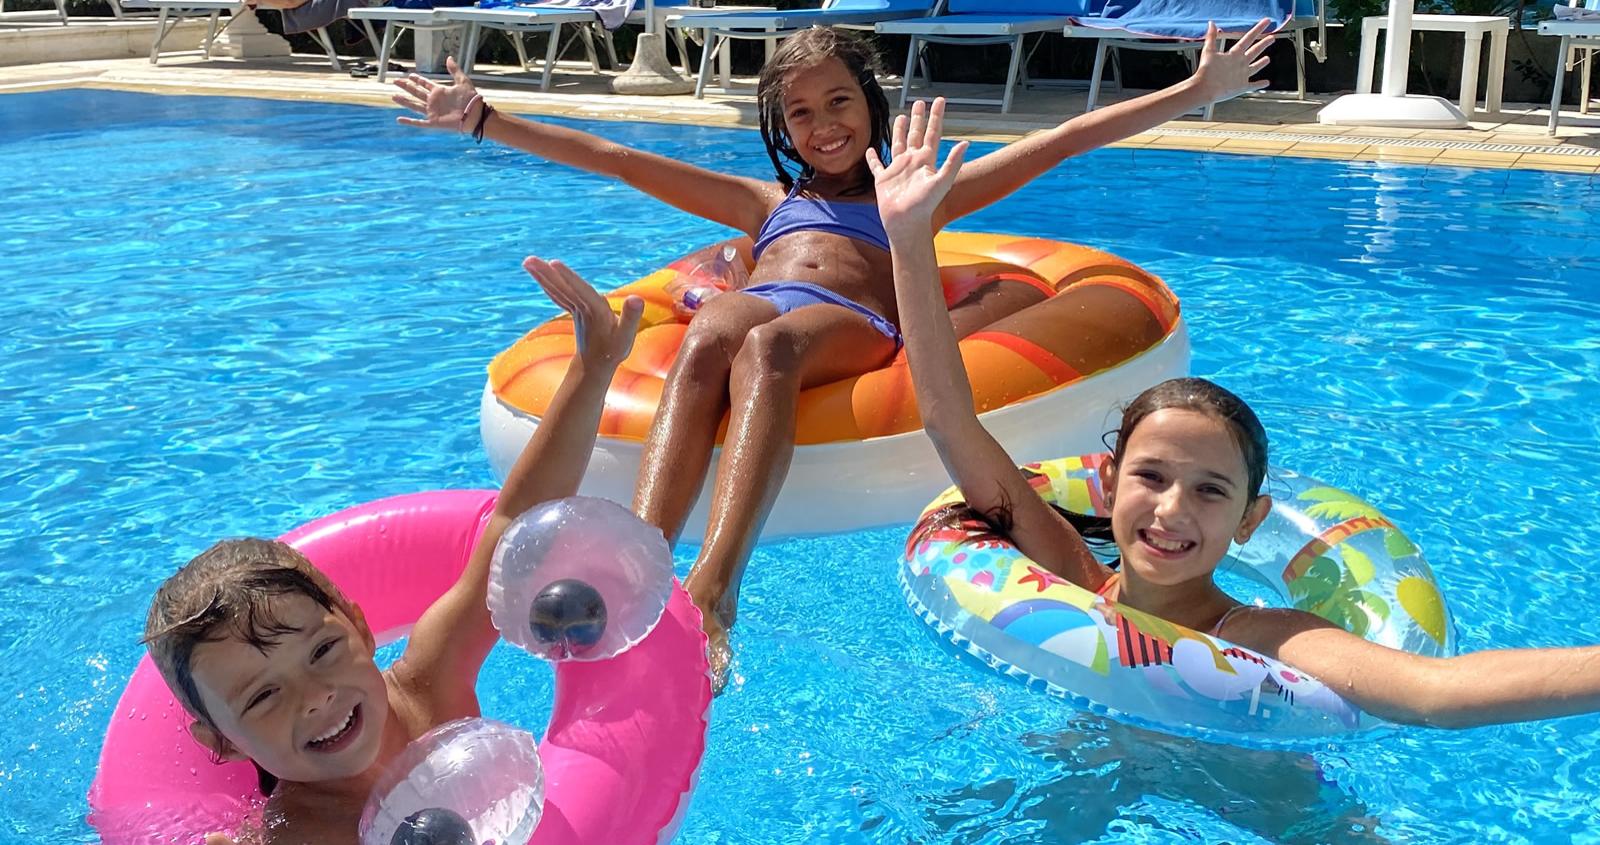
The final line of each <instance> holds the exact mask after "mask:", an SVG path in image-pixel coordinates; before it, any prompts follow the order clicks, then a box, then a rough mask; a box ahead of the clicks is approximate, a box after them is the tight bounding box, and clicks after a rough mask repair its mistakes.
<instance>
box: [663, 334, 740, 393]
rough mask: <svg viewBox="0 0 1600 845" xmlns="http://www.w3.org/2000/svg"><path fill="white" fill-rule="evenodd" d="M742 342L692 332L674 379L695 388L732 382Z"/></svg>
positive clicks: (726, 336)
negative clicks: (731, 372)
mask: <svg viewBox="0 0 1600 845" xmlns="http://www.w3.org/2000/svg"><path fill="white" fill-rule="evenodd" d="M738 348H739V339H736V338H733V337H731V336H729V333H727V332H722V331H717V330H701V331H696V330H694V329H692V328H691V329H690V330H689V333H688V334H686V335H685V336H684V338H683V345H682V346H680V347H679V348H678V361H677V365H676V366H675V367H674V377H675V378H676V379H678V380H679V381H681V382H685V383H687V384H691V385H715V386H719V387H720V386H721V385H723V384H726V382H727V380H728V371H729V370H730V369H732V367H733V357H734V354H735V352H736V351H737V350H738Z"/></svg>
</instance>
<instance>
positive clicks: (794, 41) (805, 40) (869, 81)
mask: <svg viewBox="0 0 1600 845" xmlns="http://www.w3.org/2000/svg"><path fill="white" fill-rule="evenodd" d="M830 58H833V59H838V60H839V61H841V62H843V63H844V66H845V68H846V69H848V70H849V71H850V74H851V75H852V76H854V77H855V80H856V82H857V83H858V84H860V85H861V93H862V94H864V95H865V96H866V99H867V111H868V112H869V113H870V114H871V116H872V140H871V145H872V149H874V150H877V151H878V157H879V158H880V159H882V160H883V162H884V163H885V164H887V163H888V161H889V98H888V97H887V96H885V95H884V93H883V86H882V85H880V84H878V75H879V74H880V73H882V72H883V64H882V62H881V61H880V60H879V58H878V53H877V50H876V49H875V48H874V47H873V45H872V42H870V41H868V40H867V39H865V38H862V37H860V36H857V35H854V34H852V33H849V32H845V31H842V30H837V29H829V28H827V27H820V26H814V27H812V28H810V29H807V30H804V31H802V32H799V33H797V34H795V35H793V36H791V37H790V38H789V39H788V40H786V41H784V42H783V44H782V45H781V46H779V47H778V50H777V52H776V53H773V55H772V60H771V61H769V62H767V63H766V64H765V65H763V66H762V68H761V77H760V80H759V81H758V82H757V83H756V108H757V109H758V110H759V111H760V114H761V140H762V141H763V142H764V143H765V144H766V145H767V156H768V157H769V158H771V159H772V169H773V171H774V172H775V175H776V176H777V178H778V181H779V182H780V183H782V185H783V187H784V188H793V187H794V185H795V182H796V181H800V182H804V181H805V180H807V179H810V178H811V176H812V175H813V174H814V173H815V171H814V170H813V169H812V167H811V165H809V164H807V163H806V161H805V159H804V158H802V157H801V156H800V151H799V150H798V149H796V148H795V146H794V141H793V140H792V139H790V137H789V130H788V128H787V127H785V125H784V119H783V97H784V94H786V93H787V82H788V77H789V74H790V73H791V72H792V71H798V70H805V69H807V68H810V67H814V66H815V65H816V64H818V63H819V62H822V61H825V60H827V59H830ZM785 160H787V161H788V162H792V163H794V164H797V165H799V167H800V172H799V174H798V175H796V174H792V173H790V172H789V167H788V164H786V163H785ZM871 185H872V182H871V180H870V178H869V179H868V180H867V181H866V182H864V183H863V184H862V185H861V187H860V190H861V191H863V192H865V191H866V190H867V189H869V188H870V187H871Z"/></svg>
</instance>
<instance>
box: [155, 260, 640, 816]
mask: <svg viewBox="0 0 1600 845" xmlns="http://www.w3.org/2000/svg"><path fill="white" fill-rule="evenodd" d="M523 266H524V267H525V268H527V270H528V272H530V273H531V274H533V276H534V277H535V278H536V279H537V280H538V282H539V285H540V287H542V288H543V289H544V291H545V293H546V294H548V295H549V297H550V298H551V299H552V300H554V301H555V302H556V304H558V305H560V306H561V307H562V308H564V309H566V310H567V311H568V312H570V313H571V314H572V318H573V321H574V323H575V324H576V333H577V337H578V348H579V350H580V352H579V355H578V356H577V357H576V358H574V359H573V363H572V365H571V366H570V367H569V368H568V370H567V374H566V377H565V378H564V379H563V380H562V383H561V387H560V389H559V390H558V391H557V392H556V395H555V398H554V399H553V400H552V401H551V404H550V414H549V416H548V417H547V418H546V423H547V424H546V425H542V426H540V427H539V431H538V432H537V433H536V434H535V435H534V437H533V439H532V441H530V442H529V443H528V446H527V448H525V449H524V450H523V452H522V456H521V457H520V458H519V459H518V461H517V464H516V466H515V467H514V468H513V469H512V470H511V473H510V475H508V476H507V478H506V483H505V486H504V487H503V488H502V489H501V491H500V497H499V500H498V501H497V502H496V503H495V510H494V513H493V515H492V516H491V518H490V519H489V522H488V524H487V525H486V526H485V527H484V530H483V534H482V536H480V537H479V538H478V542H477V545H476V546H475V547H474V548H473V550H472V555H471V557H470V559H469V562H468V563H467V566H466V569H465V570H464V571H463V572H462V574H461V577H460V579H459V580H457V581H456V583H455V585H454V586H453V587H451V589H450V590H449V591H448V592H446V593H445V594H444V595H443V596H442V597H440V598H439V599H438V600H437V601H436V602H434V604H433V605H432V606H431V607H429V608H428V610H427V611H426V612H425V613H424V614H423V615H422V617H421V618H420V619H418V620H417V623H416V625H415V626H414V627H413V628H412V630H411V636H410V638H409V640H408V642H407V644H406V650H405V653H404V654H403V655H401V657H400V659H399V660H397V661H395V663H394V665H393V666H391V667H390V668H389V669H388V670H387V671H382V670H379V668H378V667H377V665H376V664H375V663H374V662H373V651H374V648H375V642H374V639H373V635H372V631H371V630H370V629H369V628H368V627H367V624H366V620H365V618H364V617H363V616H362V613H361V608H360V607H357V606H356V605H354V604H352V603H351V602H350V601H349V600H347V599H346V598H345V597H344V596H343V595H341V594H340V593H339V590H338V588H337V587H335V586H334V585H333V584H332V583H331V582H329V580H328V579H327V577H326V576H325V575H323V574H322V573H321V572H319V571H318V570H317V568H316V567H315V566H313V565H312V564H311V562H310V561H308V560H306V558H305V557H304V556H302V555H301V554H300V553H299V552H297V551H295V550H294V549H292V548H290V547H289V546H287V545H285V544H283V543H279V542H276V541H272V540H258V539H241V540H224V541H222V542H220V543H217V544H216V545H214V546H212V547H211V548H209V549H207V550H206V551H204V552H202V553H201V554H200V555H199V556H198V557H196V558H195V559H194V560H191V561H190V562H189V563H188V564H187V565H185V566H184V567H183V568H182V569H180V570H179V571H178V572H177V574H175V575H173V576H172V577H170V578H168V579H167V580H166V581H165V582H164V583H163V584H162V585H161V587H160V589H159V590H157V591H156V596H155V599H154V601H153V602H152V603H151V606H150V613H149V617H148V620H147V622H146V624H145V642H146V644H147V645H148V646H149V649H150V656H151V659H152V660H153V661H154V662H155V665H156V667H157V668H158V669H160V671H161V675H162V677H163V678H164V679H165V680H166V682H167V686H168V687H169V688H170V689H171V690H172V692H173V695H174V696H175V697H176V698H177V699H178V701H179V702H180V703H181V704H182V705H183V707H184V709H185V710H186V711H188V713H189V714H190V715H191V716H192V717H193V718H194V721H193V723H192V724H190V726H189V731H190V733H191V734H192V735H193V736H194V738H195V739H196V740H198V741H199V742H200V743H201V744H202V745H204V746H205V747H206V748H208V749H210V750H211V751H212V753H213V754H214V755H215V756H216V757H217V758H218V760H219V761H220V760H246V759H248V760H251V761H253V762H254V763H255V766H256V770H257V773H258V775H259V777H260V779H261V786H262V790H263V791H264V792H266V793H267V794H268V795H269V798H268V801H267V807H266V813H265V816H264V825H263V826H262V828H261V829H260V830H259V831H252V832H251V833H249V834H247V838H248V839H249V840H251V841H261V842H272V843H292V845H302V843H313V844H314V845H329V843H341V842H343V843H352V845H353V843H355V841H356V825H357V822H358V820H359V818H360V815H361V809H362V806H363V804H364V803H365V801H366V799H367V795H368V793H369V792H370V791H371V789H372V785H373V782H374V781H375V780H376V779H377V777H378V775H379V774H380V773H381V772H382V770H383V767H384V765H385V764H387V763H388V762H389V760H390V759H392V758H393V757H394V756H395V755H396V754H398V753H399V752H400V751H401V750H402V749H403V748H405V746H406V745H407V744H408V743H409V742H411V741H412V740H413V739H416V738H417V737H418V736H420V735H422V734H423V733H424V732H426V731H427V730H429V729H430V728H433V727H434V726H436V725H439V724H442V723H444V722H448V721H450V720H452V719H460V718H464V717H468V716H477V715H478V698H477V693H476V691H475V686H476V684H477V679H478V670H479V669H480V668H482V666H483V661H484V658H485V657H486V656H487V655H488V653H489V649H490V647H491V646H493V645H494V643H495V640H496V639H498V637H499V635H498V633H497V632H496V631H495V629H494V626H493V624H492V623H491V622H490V620H489V611H488V608H487V605H486V601H487V591H488V577H489V560H490V557H491V555H492V554H493V552H494V548H495V544H496V543H497V542H499V540H500V537H501V535H502V534H504V533H505V530H506V528H507V526H508V525H509V524H510V522H511V520H512V519H514V518H515V517H517V516H518V515H519V514H521V513H522V512H524V511H526V510H527V509H529V508H531V507H533V506H534V505H537V504H539V503H540V502H544V501H548V500H551V499H559V498H563V497H566V496H571V495H574V494H575V493H576V492H577V490H578V482H579V480H580V479H581V478H582V476H583V471H584V469H585V468H586V467H587V466H588V462H589V451H590V449H591V448H592V447H593V445H594V438H595V431H596V430H597V429H598V428H599V422H600V414H601V411H602V409H603V408H604V405H605V395H606V390H607V389H608V388H609V386H610V384H611V377H612V375H613V374H614V373H615V371H616V368H617V365H618V364H619V363H621V361H622V359H623V358H625V357H626V356H627V354H628V350H629V349H630V348H631V347H632V346H633V338H634V332H635V330H636V328H637V325H638V321H639V315H640V314H641V313H642V311H643V308H644V304H643V302H641V301H640V300H638V299H637V298H630V299H629V300H628V302H627V303H626V304H625V305H624V307H623V309H622V314H621V315H620V316H618V315H615V314H613V313H612V311H611V309H610V307H609V306H608V305H607V303H606V301H605V300H604V299H603V298H601V297H600V296H599V295H598V294H596V293H595V292H594V290H593V289H591V288H590V287H589V286H587V285H585V284H583V283H582V282H581V281H579V280H578V278H577V277H576V276H575V275H573V273H572V271H571V270H568V269H567V268H566V267H564V266H563V265H561V264H547V263H545V262H543V261H540V260H538V259H536V258H529V259H528V260H527V261H526V262H524V264H523ZM207 841H208V843H210V845H219V843H227V842H229V841H230V840H229V839H228V838H227V837H226V836H223V835H220V834H214V835H213V836H211V837H209V838H208V840H207Z"/></svg>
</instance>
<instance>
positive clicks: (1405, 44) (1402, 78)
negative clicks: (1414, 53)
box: [1383, 0, 1415, 97]
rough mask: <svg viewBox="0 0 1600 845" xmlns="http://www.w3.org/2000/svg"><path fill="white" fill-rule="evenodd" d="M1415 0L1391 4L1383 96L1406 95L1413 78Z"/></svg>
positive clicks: (1386, 42) (1384, 62) (1385, 48)
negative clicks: (1412, 53)
mask: <svg viewBox="0 0 1600 845" xmlns="http://www.w3.org/2000/svg"><path fill="white" fill-rule="evenodd" d="M1414 2H1415V0H1393V2H1391V3H1390V4H1389V32H1388V40H1386V41H1385V42H1384V46H1383V96H1385V97H1404V96H1405V95H1406V85H1407V83H1409V82H1410V78H1411V12H1412V5H1413V3H1414Z"/></svg>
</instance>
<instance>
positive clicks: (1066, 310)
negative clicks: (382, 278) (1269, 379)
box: [481, 232, 1189, 540]
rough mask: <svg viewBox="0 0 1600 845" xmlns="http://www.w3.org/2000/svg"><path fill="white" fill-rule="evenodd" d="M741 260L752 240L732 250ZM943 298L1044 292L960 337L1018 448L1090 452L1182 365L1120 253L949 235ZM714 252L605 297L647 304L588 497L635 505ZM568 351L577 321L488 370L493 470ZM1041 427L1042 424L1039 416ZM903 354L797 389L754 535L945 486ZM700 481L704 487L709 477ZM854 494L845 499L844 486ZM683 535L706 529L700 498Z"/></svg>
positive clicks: (1163, 291) (873, 510) (812, 529)
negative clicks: (777, 490) (680, 290)
mask: <svg viewBox="0 0 1600 845" xmlns="http://www.w3.org/2000/svg"><path fill="white" fill-rule="evenodd" d="M729 243H730V244H733V245H735V246H736V247H737V248H738V249H739V250H740V251H741V255H743V256H745V258H746V261H747V262H748V255H749V241H748V240H747V239H739V240H737V241H731V242H729ZM935 243H936V246H937V247H938V250H939V266H940V272H941V275H942V277H943V282H944V287H945V298H946V300H947V301H949V302H952V303H954V302H959V301H961V300H962V299H963V298H965V297H966V296H967V295H968V294H969V293H971V292H972V291H973V290H975V289H976V288H979V287H981V286H983V285H986V284H989V283H991V282H995V281H1011V282H1015V283H1019V284H1028V285H1032V286H1034V287H1039V288H1043V289H1045V290H1048V291H1050V292H1051V296H1050V298H1049V299H1047V300H1045V301H1044V302H1042V303H1039V304H1037V305H1035V306H1033V307H1031V308H1028V309H1025V310H1024V311H1022V312H1020V313H1018V314H1014V315H1011V316H1010V317H1007V318H1004V319H1002V320H999V321H997V322H996V323H994V324H993V325H992V326H991V327H989V328H987V329H985V330H982V331H979V332H977V333H975V334H972V335H971V336H969V337H967V338H964V339H963V340H962V341H961V355H962V359H963V360H964V361H965V362H966V366H967V372H968V374H969V376H970V379H971V382H972V386H973V394H974V399H975V400H976V402H977V406H978V410H979V411H980V412H982V413H983V414H984V417H983V419H984V424H985V425H986V426H987V427H988V428H989V430H990V431H991V432H993V433H994V434H995V436H996V437H998V438H999V439H1000V442H1001V443H1003V444H1004V445H1005V447H1006V448H1007V449H1008V450H1010V452H1011V453H1012V454H1014V455H1022V456H1024V457H1037V458H1043V457H1046V456H1049V455H1059V454H1061V452H1062V450H1063V448H1066V449H1076V450H1081V451H1089V450H1092V449H1098V448H1100V435H1101V433H1102V432H1104V431H1105V430H1106V429H1107V428H1108V427H1109V426H1110V424H1111V423H1112V422H1114V420H1115V416H1116V413H1115V410H1114V409H1115V408H1116V407H1117V406H1118V404H1119V403H1122V402H1125V401H1126V400H1128V399H1131V398H1132V397H1133V396H1135V395H1136V394H1138V393H1139V391H1141V390H1143V389H1144V388H1146V387H1149V386H1150V385H1152V384H1155V383H1157V382H1160V381H1163V380H1165V379H1168V378H1172V377H1175V376H1181V375H1184V374H1186V373H1187V372H1188V368H1189V340H1188V331H1187V329H1186V328H1185V327H1184V323H1183V320H1182V317H1181V316H1180V313H1179V307H1178V300H1177V298H1176V297H1175V296H1174V295H1173V294H1172V292H1171V291H1170V290H1168V289H1167V287H1166V285H1164V284H1162V283H1161V280H1160V279H1157V278H1156V277H1155V276H1152V275H1150V274H1149V273H1147V272H1145V271H1144V270H1141V269H1140V268H1138V267H1137V266H1135V265H1133V264H1131V263H1129V262H1127V261H1124V260H1123V259H1121V258H1117V257H1116V256H1113V255H1109V254H1107V253H1104V252H1100V251H1099V250H1095V249H1090V248H1088V247H1084V246H1077V245H1074V244H1067V243H1061V242H1059V241H1049V240H1043V239H1039V238H1020V237H1013V236H1003V235H978V234H965V233H954V232H945V233H942V234H940V235H939V237H938V238H937V240H936V242H935ZM724 246H725V244H716V245H714V246H711V247H707V248H706V249H704V250H701V251H698V252H696V253H693V254H691V255H689V256H686V257H685V258H683V259H680V260H678V261H675V262H673V263H672V264H671V265H669V266H668V267H666V268H665V269H662V270H659V271H657V272H655V273H652V274H650V275H649V276H646V277H644V278H643V279H640V280H638V281H636V282H634V283H632V284H629V285H626V286H624V287H622V288H619V289H618V290H615V291H613V292H612V293H611V294H609V297H608V298H609V299H610V300H611V301H612V303H613V304H614V305H616V306H617V307H620V303H621V302H622V300H623V298H624V297H627V296H629V295H635V296H639V297H642V298H643V299H644V300H645V303H646V306H645V312H644V319H643V320H642V321H641V324H640V331H639V338H638V340H637V342H636V343H635V344H634V348H633V354H632V355H630V356H629V357H628V359H627V360H626V361H624V362H623V364H622V366H621V367H620V368H619V369H618V371H617V376H616V380H615V381H613V382H612V386H611V393H610V395H609V396H608V397H607V404H606V413H605V416H604V418H603V419H602V421H601V429H600V440H599V443H598V445H597V446H596V449H595V453H594V458H593V460H592V462H591V463H590V466H589V472H588V474H587V475H586V476H585V478H584V487H583V493H584V494H585V495H590V496H599V497H603V498H608V499H613V500H615V501H622V502H626V501H629V500H630V499H631V498H632V496H633V488H634V482H635V477H636V475H637V471H638V466H639V456H640V450H641V441H642V440H643V438H644V437H645V435H646V434H647V432H648V431H649V429H650V423H651V420H652V419H653V418H654V416H655V411H656V405H657V403H658V401H659V400H660V397H661V390H662V385H663V383H664V379H665V377H666V375H667V373H668V371H669V370H670V369H671V367H672V362H673V360H674V358H675V357H676V356H677V353H678V347H679V345H680V344H681V343H682V342H683V338H684V335H685V333H686V331H687V329H688V322H687V320H686V319H684V318H683V317H681V316H679V314H678V313H677V311H676V309H674V307H673V305H674V303H673V297H672V296H671V295H670V294H669V293H667V288H668V287H669V286H670V285H672V283H673V282H675V281H676V280H678V279H679V277H680V275H681V274H683V273H687V272H690V271H691V270H692V269H693V268H695V267H698V266H700V265H701V264H703V263H705V262H706V261H708V260H709V258H710V257H711V256H713V255H715V254H717V253H718V252H720V251H721V250H722V248H723V247H724ZM573 354H574V345H573V335H572V321H571V320H570V319H568V318H566V317H558V318H556V319H553V320H551V321H549V322H547V323H544V324H543V325H540V326H538V327H537V328H535V329H534V330H533V331H531V332H529V333H528V334H527V335H526V336H524V337H523V338H522V339H521V340H519V341H517V342H516V343H515V344H513V345H512V346H511V348H509V349H507V350H505V351H504V352H502V353H500V354H499V355H498V356H496V357H495V359H494V361H493V363H491V364H490V365H489V379H488V383H487V384H486V385H485V387H484V392H483V398H482V404H481V424H482V433H483V442H484V447H485V449H486V451H487V452H488V454H489V461H490V463H491V464H492V465H493V466H494V468H495V471H496V472H497V473H499V474H500V475H501V476H502V477H503V476H504V475H505V473H506V472H507V471H508V470H509V469H510V467H511V464H512V463H513V462H514V461H515V460H516V456H517V455H518V454H519V453H520V452H521V450H522V445H523V444H524V443H526V442H527V440H528V438H529V437H530V436H532V433H533V429H534V428H535V427H536V426H537V425H538V422H539V417H540V415H542V414H543V413H544V412H545V408H546V406H547V405H548V404H549V401H550V398H551V396H552V395H554V393H555V390H556V387H557V386H558V385H559V384H560V382H561V377H562V374H563V373H564V372H565V371H566V369H565V368H566V366H567V362H568V360H569V359H570V358H571V357H572V355H573ZM1046 422H1047V423H1048V425H1046V424H1044V423H1046ZM921 424H922V423H921V418H920V417H919V416H918V414H917V405H916V397H915V395H914V394H913V392H912V388H911V375H910V370H909V369H908V368H907V366H906V360H905V356H904V354H901V355H900V356H899V357H897V358H895V360H894V361H892V362H890V363H889V364H888V365H887V366H885V367H883V368H882V369H878V370H874V371H872V372H869V373H866V374H865V375H861V376H858V377H856V378H852V379H848V380H845V381H840V382H836V383H833V384H827V385H821V386H818V387H815V388H812V389H811V390H807V391H805V392H804V393H803V394H801V398H800V408H799V414H798V430H797V435H796V442H797V443H798V444H799V446H798V447H797V448H796V450H795V455H794V462H793V465H792V467H791V469H790V472H789V477H788V480H787V481H786V482H785V484H784V487H783V492H782V493H781V494H780V495H779V497H778V501H777V504H776V506H775V507H774V508H773V511H772V514H771V516H770V517H769V518H768V520H767V523H766V528H765V531H764V533H763V536H764V537H777V536H789V535H796V534H820V533H831V532H839V531H851V530H856V529H859V528H865V527H870V526H876V525H889V524H892V523H894V522H897V521H901V520H904V519H905V515H906V514H907V513H908V512H910V511H911V509H912V508H915V507H917V506H918V505H920V504H921V503H923V502H926V501H927V500H928V499H929V498H930V497H932V496H934V495H935V494H937V493H938V491H939V485H940V484H942V483H943V481H942V479H944V478H945V475H944V469H943V465H942V464H940V462H939V458H938V456H937V455H936V454H934V451H933V448H932V446H931V445H930V444H929V443H928V440H927V438H926V437H924V436H922V434H921V431H920V428H921ZM708 483H709V481H708ZM841 489H843V490H859V491H861V493H862V495H860V496H839V495H838V494H837V491H839V490H841ZM710 499H711V497H710V496H701V497H700V502H701V505H702V509H701V510H697V511H696V513H695V514H694V515H692V516H691V517H690V519H689V523H688V532H689V533H688V534H686V535H685V538H686V539H690V540H693V539H695V538H696V537H697V536H698V533H699V532H700V530H701V528H702V527H703V526H704V525H705V520H706V514H705V511H704V509H703V507H704V504H705V503H706V502H708V501H710Z"/></svg>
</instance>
